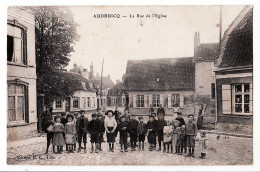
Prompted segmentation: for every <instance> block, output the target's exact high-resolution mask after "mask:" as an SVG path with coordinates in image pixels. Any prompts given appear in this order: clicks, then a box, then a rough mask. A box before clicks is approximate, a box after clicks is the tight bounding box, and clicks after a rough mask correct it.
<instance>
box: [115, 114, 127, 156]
mask: <svg viewBox="0 0 260 172" xmlns="http://www.w3.org/2000/svg"><path fill="white" fill-rule="evenodd" d="M127 125H128V124H127V122H126V121H125V116H124V115H122V116H121V117H120V122H119V123H118V126H117V128H118V131H119V134H120V137H119V144H120V147H121V150H120V151H121V152H123V147H124V151H125V152H127V131H128V129H127Z"/></svg>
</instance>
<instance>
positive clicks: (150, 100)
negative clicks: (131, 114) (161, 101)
mask: <svg viewBox="0 0 260 172" xmlns="http://www.w3.org/2000/svg"><path fill="white" fill-rule="evenodd" d="M148 99H149V107H150V105H152V104H153V95H149V97H148Z"/></svg>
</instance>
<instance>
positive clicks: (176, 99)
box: [172, 94, 180, 107]
mask: <svg viewBox="0 0 260 172" xmlns="http://www.w3.org/2000/svg"><path fill="white" fill-rule="evenodd" d="M175 104H178V106H180V94H172V107H174V105H175Z"/></svg>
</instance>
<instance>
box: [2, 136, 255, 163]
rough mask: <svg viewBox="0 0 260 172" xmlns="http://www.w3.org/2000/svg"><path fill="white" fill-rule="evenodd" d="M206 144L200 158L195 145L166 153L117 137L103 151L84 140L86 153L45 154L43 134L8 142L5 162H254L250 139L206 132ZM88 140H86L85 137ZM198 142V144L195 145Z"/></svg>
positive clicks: (104, 145) (105, 145)
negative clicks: (189, 150)
mask: <svg viewBox="0 0 260 172" xmlns="http://www.w3.org/2000/svg"><path fill="white" fill-rule="evenodd" d="M208 138H209V148H208V154H207V158H206V159H203V160H201V159H199V152H198V148H197V147H196V149H197V150H196V149H195V156H196V157H195V158H187V157H184V156H183V155H176V154H167V153H163V152H157V151H153V152H150V151H148V150H147V148H148V144H147V142H146V143H145V150H144V151H132V152H131V151H129V152H127V153H121V152H120V151H119V145H118V140H117V143H116V145H115V152H114V153H112V152H108V145H107V144H106V143H104V144H103V145H102V147H103V150H104V151H103V152H99V153H92V154H91V153H90V143H88V144H87V148H88V149H87V153H86V154H85V153H83V152H84V151H82V152H81V153H76V152H75V153H71V154H67V153H66V151H64V152H63V153H62V154H53V153H52V149H51V146H50V151H49V154H48V155H45V154H44V152H45V148H46V138H45V137H37V138H32V139H27V140H22V141H16V142H10V143H8V148H7V164H9V165H249V164H252V162H253V140H252V139H251V138H241V137H232V136H229V137H228V136H223V135H222V136H220V138H219V139H217V135H215V134H208ZM88 139H89V138H88ZM88 141H89V140H88ZM196 146H197V145H196Z"/></svg>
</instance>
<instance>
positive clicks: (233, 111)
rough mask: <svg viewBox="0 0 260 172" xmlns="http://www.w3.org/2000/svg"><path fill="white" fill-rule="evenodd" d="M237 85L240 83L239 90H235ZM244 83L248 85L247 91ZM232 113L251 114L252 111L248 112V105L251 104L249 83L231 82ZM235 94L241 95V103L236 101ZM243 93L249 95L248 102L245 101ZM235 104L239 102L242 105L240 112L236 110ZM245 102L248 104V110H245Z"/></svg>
mask: <svg viewBox="0 0 260 172" xmlns="http://www.w3.org/2000/svg"><path fill="white" fill-rule="evenodd" d="M238 85H241V92H236V90H235V87H236V86H238ZM245 85H248V86H249V89H248V92H245V90H244V89H245ZM231 88H232V114H235V115H252V113H250V106H252V105H251V104H250V96H251V95H250V83H238V84H232V87H231ZM236 95H241V97H242V101H241V103H236ZM245 95H248V96H249V99H248V103H245V100H244V99H245V98H244V97H245ZM236 104H241V106H242V112H236ZM245 104H248V105H249V107H248V109H249V110H248V112H245V107H244V106H245Z"/></svg>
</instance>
